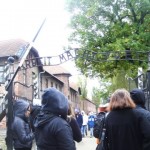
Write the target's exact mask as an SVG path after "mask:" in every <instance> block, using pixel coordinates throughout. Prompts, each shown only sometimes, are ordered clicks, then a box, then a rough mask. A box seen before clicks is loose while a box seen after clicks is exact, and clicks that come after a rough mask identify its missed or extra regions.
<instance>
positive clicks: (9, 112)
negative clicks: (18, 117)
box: [5, 83, 13, 150]
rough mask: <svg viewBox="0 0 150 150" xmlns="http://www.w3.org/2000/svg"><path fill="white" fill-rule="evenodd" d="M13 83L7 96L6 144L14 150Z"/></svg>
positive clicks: (10, 149)
mask: <svg viewBox="0 0 150 150" xmlns="http://www.w3.org/2000/svg"><path fill="white" fill-rule="evenodd" d="M12 91H13V90H12V83H11V84H10V86H9V88H8V93H7V96H6V101H7V104H6V118H7V136H6V139H5V140H6V145H7V150H13V139H12V130H11V125H12V121H13V100H12V98H13V96H12Z"/></svg>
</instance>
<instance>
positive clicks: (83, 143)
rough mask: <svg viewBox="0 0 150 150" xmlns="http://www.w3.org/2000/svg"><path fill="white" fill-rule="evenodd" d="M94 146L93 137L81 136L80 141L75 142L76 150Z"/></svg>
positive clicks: (88, 148) (94, 140)
mask: <svg viewBox="0 0 150 150" xmlns="http://www.w3.org/2000/svg"><path fill="white" fill-rule="evenodd" d="M96 146H97V144H96V139H95V138H94V137H92V138H90V136H86V137H84V138H82V141H81V142H80V143H77V142H76V148H77V150H95V149H96Z"/></svg>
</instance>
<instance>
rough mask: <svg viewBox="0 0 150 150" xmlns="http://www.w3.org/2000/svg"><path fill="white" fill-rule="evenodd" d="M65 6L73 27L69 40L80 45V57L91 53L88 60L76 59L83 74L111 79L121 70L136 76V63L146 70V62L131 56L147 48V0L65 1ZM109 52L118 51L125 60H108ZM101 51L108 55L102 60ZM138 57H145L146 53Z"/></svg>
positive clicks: (149, 45)
mask: <svg viewBox="0 0 150 150" xmlns="http://www.w3.org/2000/svg"><path fill="white" fill-rule="evenodd" d="M67 8H68V10H69V11H70V12H71V14H72V18H71V23H70V24H71V28H72V29H73V32H72V34H71V36H70V39H69V40H70V41H72V42H77V43H78V44H79V45H80V49H79V50H78V55H79V56H83V55H84V54H85V53H86V52H87V53H88V55H89V54H91V58H90V59H83V58H82V57H79V58H78V59H76V65H77V66H78V67H79V68H80V70H81V72H82V73H84V74H86V75H88V76H90V75H91V76H100V77H102V78H113V77H116V75H117V73H118V71H121V70H124V72H126V73H125V74H124V75H127V76H130V77H135V76H137V68H138V67H139V66H140V67H142V68H143V69H145V70H146V69H147V62H146V61H144V62H143V61H136V60H134V61H132V60H131V59H132V58H134V57H136V52H137V51H142V52H146V51H149V50H150V28H149V25H150V1H149V0H67ZM110 51H113V52H115V53H119V52H120V53H121V58H125V61H118V60H117V58H116V61H109V60H111V58H112V55H113V54H111V53H109V52H110ZM102 52H107V55H108V58H107V59H106V61H103V62H102V61H101V59H102V57H103V55H102ZM93 53H95V55H94V57H92V54H93ZM140 57H141V58H142V59H143V60H147V54H146V55H144V54H142V55H141V56H140ZM94 60H96V61H94Z"/></svg>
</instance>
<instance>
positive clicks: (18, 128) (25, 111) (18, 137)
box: [12, 100, 34, 150]
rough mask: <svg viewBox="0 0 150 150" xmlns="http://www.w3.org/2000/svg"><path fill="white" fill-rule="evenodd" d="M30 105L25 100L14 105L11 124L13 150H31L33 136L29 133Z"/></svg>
mask: <svg viewBox="0 0 150 150" xmlns="http://www.w3.org/2000/svg"><path fill="white" fill-rule="evenodd" d="M29 115H30V105H29V103H28V102H26V101H25V100H17V101H16V102H15V103H14V120H13V123H12V132H13V145H14V148H15V150H31V148H32V140H33V139H34V135H33V133H32V132H31V129H30V126H29V122H28V118H29Z"/></svg>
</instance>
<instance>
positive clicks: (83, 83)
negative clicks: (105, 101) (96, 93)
mask: <svg viewBox="0 0 150 150" xmlns="http://www.w3.org/2000/svg"><path fill="white" fill-rule="evenodd" d="M78 86H79V87H80V89H81V98H82V99H84V98H87V78H86V77H85V76H83V77H79V78H78Z"/></svg>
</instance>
